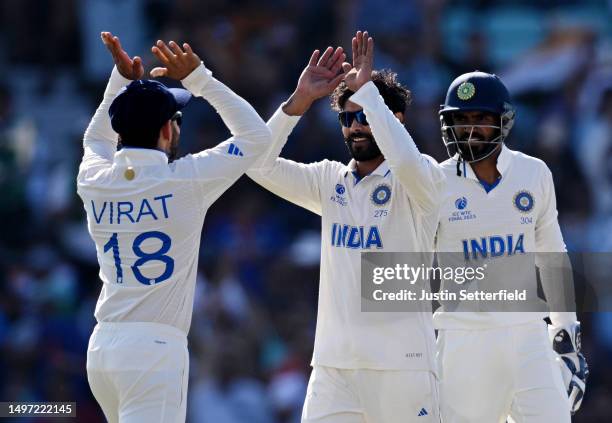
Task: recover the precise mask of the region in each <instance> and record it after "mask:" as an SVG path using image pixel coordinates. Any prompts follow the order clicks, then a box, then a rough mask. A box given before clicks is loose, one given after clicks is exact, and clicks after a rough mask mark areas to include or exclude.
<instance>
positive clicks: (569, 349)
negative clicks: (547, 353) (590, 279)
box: [548, 322, 589, 414]
mask: <svg viewBox="0 0 612 423" xmlns="http://www.w3.org/2000/svg"><path fill="white" fill-rule="evenodd" d="M548 335H549V338H550V341H551V342H552V347H553V350H555V352H556V353H557V354H558V355H559V357H558V358H557V360H558V361H559V364H560V367H561V374H562V375H563V382H564V383H565V387H566V389H567V394H568V396H569V400H570V410H571V412H572V414H574V413H575V412H576V411H578V409H579V408H580V405H581V404H582V399H583V398H584V391H585V390H586V381H587V378H588V377H589V366H588V365H587V362H586V359H585V358H584V355H582V353H581V352H580V349H581V342H580V338H581V334H580V323H579V322H576V323H573V324H570V325H568V326H562V327H556V326H553V325H549V326H548Z"/></svg>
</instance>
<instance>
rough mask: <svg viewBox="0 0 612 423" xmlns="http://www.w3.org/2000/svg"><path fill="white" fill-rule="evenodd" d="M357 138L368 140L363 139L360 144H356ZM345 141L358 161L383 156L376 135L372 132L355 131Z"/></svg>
mask: <svg viewBox="0 0 612 423" xmlns="http://www.w3.org/2000/svg"><path fill="white" fill-rule="evenodd" d="M355 138H366V139H367V141H361V142H359V143H358V146H357V147H356V146H355ZM344 143H345V144H346V147H347V148H348V151H349V154H350V155H351V157H352V158H354V159H355V160H356V161H358V162H367V161H368V160H373V159H376V158H378V157H380V156H382V153H381V152H380V149H379V148H378V145H376V141H374V137H373V136H372V135H370V134H364V133H362V132H355V133H353V134H351V135H349V136H348V137H347V138H345V139H344Z"/></svg>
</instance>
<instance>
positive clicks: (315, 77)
mask: <svg viewBox="0 0 612 423" xmlns="http://www.w3.org/2000/svg"><path fill="white" fill-rule="evenodd" d="M344 59H346V54H344V51H343V49H342V47H337V48H336V49H335V50H334V49H333V48H332V47H327V49H326V50H325V51H324V52H323V55H321V52H320V51H319V50H315V51H314V52H313V53H312V56H310V60H309V61H308V65H307V66H306V67H305V68H304V70H303V71H302V74H301V75H300V78H299V79H298V83H297V86H296V88H295V91H294V92H293V94H292V95H291V97H290V98H289V100H288V101H287V102H286V103H285V105H284V106H283V111H284V112H285V113H287V114H289V115H302V114H304V113H305V112H306V110H308V108H309V107H310V106H311V105H312V103H313V102H314V101H315V100H317V99H319V98H321V97H325V96H328V95H330V94H331V93H332V91H333V90H334V89H335V88H336V87H337V86H338V85H339V84H340V82H341V81H342V79H344V76H345V74H344V72H341V69H342V63H343V62H344Z"/></svg>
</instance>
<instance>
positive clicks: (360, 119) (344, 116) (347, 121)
mask: <svg viewBox="0 0 612 423" xmlns="http://www.w3.org/2000/svg"><path fill="white" fill-rule="evenodd" d="M338 120H340V124H341V125H342V126H344V127H345V128H350V127H351V125H352V124H353V120H357V123H359V124H360V125H364V126H368V125H369V124H368V121H367V120H366V115H365V113H363V110H357V111H356V112H340V113H338Z"/></svg>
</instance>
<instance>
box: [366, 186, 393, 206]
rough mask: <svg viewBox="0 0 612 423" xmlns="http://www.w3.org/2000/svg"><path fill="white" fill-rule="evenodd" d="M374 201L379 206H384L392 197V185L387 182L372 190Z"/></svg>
mask: <svg viewBox="0 0 612 423" xmlns="http://www.w3.org/2000/svg"><path fill="white" fill-rule="evenodd" d="M371 198H372V202H373V203H374V204H375V205H377V206H384V205H385V204H387V203H388V202H389V200H390V199H391V187H390V186H389V185H387V184H381V185H378V186H377V187H376V188H374V191H372V197H371Z"/></svg>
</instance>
